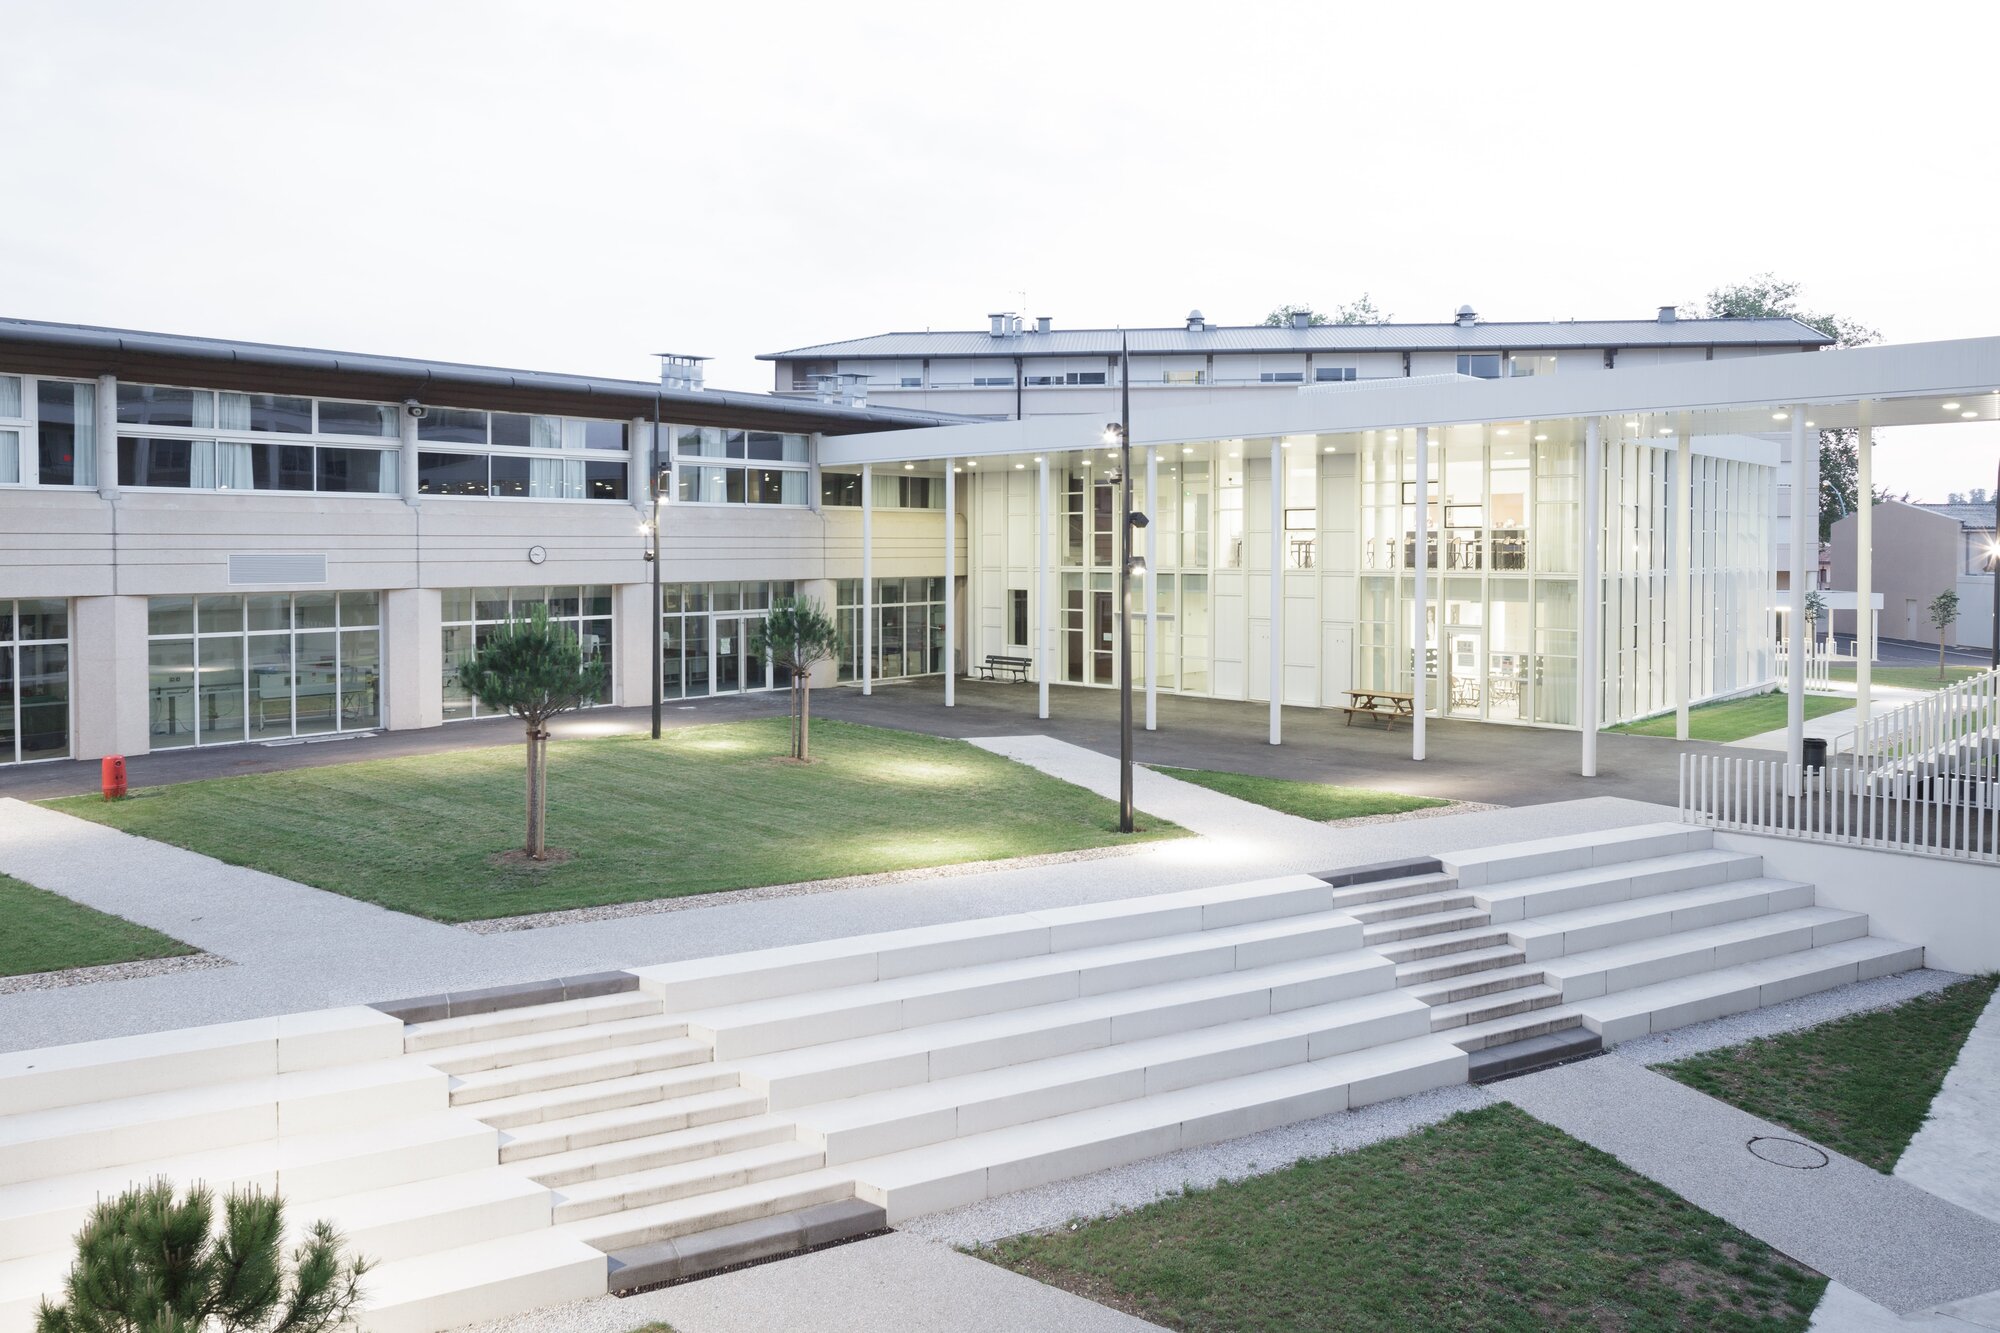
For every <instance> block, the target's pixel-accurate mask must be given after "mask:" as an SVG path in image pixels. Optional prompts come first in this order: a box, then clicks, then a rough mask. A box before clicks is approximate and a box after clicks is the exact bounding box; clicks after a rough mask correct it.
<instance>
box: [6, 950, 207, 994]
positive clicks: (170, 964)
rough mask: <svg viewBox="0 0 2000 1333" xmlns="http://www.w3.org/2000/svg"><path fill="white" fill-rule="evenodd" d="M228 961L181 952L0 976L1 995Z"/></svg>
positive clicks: (187, 969)
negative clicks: (132, 960) (128, 960)
mask: <svg viewBox="0 0 2000 1333" xmlns="http://www.w3.org/2000/svg"><path fill="white" fill-rule="evenodd" d="M228 966H229V960H228V959H227V958H223V957H221V956H219V955H217V954H212V953H188V954H180V955H178V956H176V957H173V958H142V959H140V960H139V961H137V962H134V963H105V964H103V965H102V966H100V967H69V968H64V969H63V970H62V971H60V972H24V973H22V974H21V975H20V976H18V977H0V995H16V994H19V993H20V992H22V991H31V990H61V989H62V988H63V987H65V986H88V985H90V984H91V983H92V982H97V981H133V980H136V979H137V978H139V977H163V976H165V975H167V974H168V973H169V972H200V971H203V970H205V969H207V968H211V967H228Z"/></svg>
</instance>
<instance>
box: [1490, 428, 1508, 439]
mask: <svg viewBox="0 0 2000 1333" xmlns="http://www.w3.org/2000/svg"><path fill="white" fill-rule="evenodd" d="M1493 433H1494V434H1495V435H1498V436H1499V437H1500V438H1501V439H1503V440H1504V439H1506V438H1507V432H1506V431H1504V430H1496V431H1494V432H1493Z"/></svg>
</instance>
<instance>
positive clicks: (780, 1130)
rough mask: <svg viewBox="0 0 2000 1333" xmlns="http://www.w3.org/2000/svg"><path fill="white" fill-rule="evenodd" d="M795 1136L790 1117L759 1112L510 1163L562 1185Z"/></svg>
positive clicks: (529, 1174)
mask: <svg viewBox="0 0 2000 1333" xmlns="http://www.w3.org/2000/svg"><path fill="white" fill-rule="evenodd" d="M761 1101H762V1099H761V1098H760V1099H759V1102H760V1103H761ZM797 1138H798V1126H797V1125H796V1124H795V1123H793V1121H792V1120H790V1119H789V1118H787V1117H783V1116H774V1115H765V1114H762V1113H758V1114H752V1115H741V1116H736V1117H734V1118H731V1119H727V1120H717V1121H714V1122H713V1123H706V1124H694V1125H683V1126H680V1127H678V1128H674V1129H668V1130H661V1131H659V1132H656V1133H652V1134H632V1135H628V1136H625V1137H621V1138H616V1139H606V1140H604V1141H602V1142H598V1143H590V1144H585V1145H582V1146H579V1147H574V1148H570V1149H568V1150H566V1151H563V1152H554V1153H546V1154H543V1155H540V1156H531V1157H526V1158H522V1159H519V1160H517V1161H514V1162H512V1163H510V1164H511V1165H513V1166H515V1167H516V1169H517V1170H519V1171H520V1172H521V1174H522V1175H524V1176H527V1177H529V1178H531V1179H533V1180H535V1181H538V1182H539V1183H541V1184H543V1185H547V1186H549V1187H550V1188H552V1189H563V1188H567V1187H569V1186H571V1185H574V1184H576V1183H577V1182H578V1181H584V1180H597V1179H600V1178H601V1177H604V1176H617V1175H624V1174H626V1173H627V1172H632V1171H650V1170H651V1169H653V1168H654V1167H659V1166H672V1165H674V1164H675V1163H677V1162H689V1161H694V1160H696V1159H698V1158H706V1157H715V1156H718V1155H720V1154H722V1153H730V1152H737V1151H739V1150H741V1149H744V1148H761V1147H763V1146H764V1145H765V1144H767V1143H788V1142H793V1141H795V1140H797Z"/></svg>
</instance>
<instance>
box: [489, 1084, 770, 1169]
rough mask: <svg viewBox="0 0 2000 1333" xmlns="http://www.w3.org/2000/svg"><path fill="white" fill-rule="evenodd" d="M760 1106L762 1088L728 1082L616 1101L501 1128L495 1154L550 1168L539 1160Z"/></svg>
mask: <svg viewBox="0 0 2000 1333" xmlns="http://www.w3.org/2000/svg"><path fill="white" fill-rule="evenodd" d="M730 1077H731V1079H732V1081H733V1080H734V1078H735V1074H734V1071H731V1075H730ZM763 1111H764V1096H763V1094H762V1093H754V1092H745V1091H744V1090H743V1089H741V1088H738V1087H733V1086H732V1087H727V1088H717V1089H715V1090H713V1091H709V1092H697V1093H693V1094H690V1095H689V1096H686V1097H668V1098H659V1099H655V1100H653V1101H646V1102H639V1103H636V1104H634V1105H631V1106H616V1107H612V1108H610V1109H609V1110H604V1111H590V1112H586V1113H585V1114H583V1115H576V1116H569V1117H566V1118H564V1119H560V1120H543V1121H538V1122H537V1123H535V1124H532V1125H522V1126H520V1127H519V1128H517V1129H514V1130H508V1131H505V1132H503V1133H502V1135H501V1140H500V1160H501V1161H502V1162H534V1163H535V1166H534V1168H533V1169H534V1170H535V1171H536V1172H541V1171H543V1170H545V1169H553V1168H551V1167H548V1166H547V1164H545V1163H544V1162H543V1161H542V1160H541V1159H544V1158H548V1157H551V1156H557V1155H567V1154H569V1153H573V1152H577V1151H581V1150H586V1149H595V1148H599V1147H602V1146H604V1145H607V1144H618V1143H622V1142H624V1141H626V1140H628V1139H645V1138H652V1137H655V1136H658V1135H661V1134H675V1133H678V1132H680V1131H681V1130H685V1129H696V1128H699V1127H702V1126H706V1125H717V1124H726V1123H730V1122H733V1121H740V1120H743V1119H745V1118H747V1117H753V1116H758V1115H761V1114H763Z"/></svg>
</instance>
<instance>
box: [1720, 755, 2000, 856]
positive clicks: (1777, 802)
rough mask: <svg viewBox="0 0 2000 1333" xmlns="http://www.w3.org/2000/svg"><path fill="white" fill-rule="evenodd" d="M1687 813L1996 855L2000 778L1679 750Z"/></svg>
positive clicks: (1744, 824)
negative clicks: (1908, 774) (1884, 778)
mask: <svg viewBox="0 0 2000 1333" xmlns="http://www.w3.org/2000/svg"><path fill="white" fill-rule="evenodd" d="M1681 822H1683V823H1687V824H1702V825H1706V826H1707V827H1710V828H1718V829H1728V830H1732V831H1736V832H1742V833H1763V834H1771V835H1775V836H1778V837H1789V838H1800V839H1803V840H1805V841H1808V842H1823V843H1836V844H1844V845H1846V846H1850V847H1872V848H1879V849H1882V850H1886V851H1897V852H1917V853H1921V854H1923V855H1926V856H1938V857H1944V858H1948V859H1950V860H1955V861H1976V862H1981V863H1987V864H1994V865H2000V783H1996V782H1995V781H1994V780H1993V775H1992V770H1991V761H1990V759H1989V764H1988V770H1987V773H1986V775H1985V776H1984V777H1983V778H1981V777H1952V778H1943V777H1934V778H1928V779H1924V780H1921V781H1919V780H1908V781H1902V782H1896V783H1877V782H1873V781H1871V780H1870V772H1869V770H1868V769H1867V768H1865V767H1862V766H1857V765H1854V764H1848V763H1842V764H1837V765H1835V766H1832V767H1828V768H1803V769H1802V768H1796V767H1794V766H1793V765H1791V764H1789V763H1787V762H1785V761H1784V760H1782V759H1749V758H1738V757H1737V756H1735V755H1729V754H1692V753H1690V754H1683V755H1682V756H1681Z"/></svg>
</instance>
